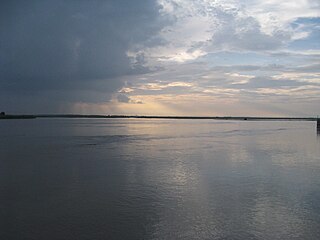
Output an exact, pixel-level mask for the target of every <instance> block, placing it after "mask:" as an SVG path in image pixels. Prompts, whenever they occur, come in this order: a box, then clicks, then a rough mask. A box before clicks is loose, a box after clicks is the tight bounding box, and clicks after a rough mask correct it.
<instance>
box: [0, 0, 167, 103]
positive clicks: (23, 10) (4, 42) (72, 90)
mask: <svg viewBox="0 0 320 240" xmlns="http://www.w3.org/2000/svg"><path fill="white" fill-rule="evenodd" d="M160 10H161V6H159V5H158V3H157V2H156V1H155V0H154V1H150V0H138V1H124V0H114V1H98V0H94V1H60V0H57V1H49V0H42V1H37V0H34V1H28V2H23V1H1V4H0V11H1V12H0V52H1V60H0V79H1V80H0V95H1V96H2V99H1V102H2V103H3V101H7V103H9V100H8V98H11V99H12V100H13V101H16V103H17V104H18V98H21V96H22V95H29V96H30V95H33V96H34V98H36V96H37V95H39V97H40V99H41V98H42V97H44V95H46V94H47V93H48V92H50V96H51V97H52V99H51V100H52V101H56V102H59V101H60V100H61V95H64V96H63V98H64V100H71V101H83V102H86V101H87V102H88V101H89V102H90V101H93V102H95V101H101V100H102V99H101V98H100V96H99V97H98V99H97V98H95V97H94V95H92V94H90V93H89V92H90V91H97V92H98V93H99V92H100V93H102V92H103V95H104V101H106V100H108V99H110V97H111V93H113V92H115V91H116V90H118V89H120V88H121V87H122V86H123V82H122V80H121V77H122V76H125V75H132V74H141V73H143V72H146V71H148V69H146V68H144V67H143V66H142V65H143V56H139V57H138V58H137V59H136V61H135V63H134V64H131V59H130V58H129V57H128V56H127V51H128V50H130V49H131V48H133V47H134V46H135V45H137V44H143V43H144V42H145V41H148V39H150V38H152V37H153V36H154V35H156V33H157V32H158V31H160V30H161V29H162V28H163V27H164V26H165V25H166V24H167V23H168V22H167V21H166V19H165V18H164V16H162V15H161V14H160ZM155 44H156V43H155ZM149 45H150V43H149ZM54 92H58V94H54ZM5 95H6V96H5ZM98 95H100V94H97V96H98ZM4 96H5V97H4ZM69 96H70V97H69ZM15 97H16V98H15ZM14 98H15V99H14ZM37 100H39V99H35V104H36V102H37ZM2 107H3V106H2Z"/></svg>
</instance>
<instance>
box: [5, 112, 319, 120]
mask: <svg viewBox="0 0 320 240" xmlns="http://www.w3.org/2000/svg"><path fill="white" fill-rule="evenodd" d="M36 118H95V119H110V118H112V119H120V118H134V119H139V118H143V119H212V120H241V121H316V120H317V118H315V117H230V116H225V117H200V116H132V115H81V114H41V115H40V114H39V115H4V116H0V119H36Z"/></svg>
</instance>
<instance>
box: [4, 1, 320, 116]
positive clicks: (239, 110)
mask: <svg viewBox="0 0 320 240" xmlns="http://www.w3.org/2000/svg"><path fill="white" fill-rule="evenodd" d="M0 110H1V111H5V112H7V113H14V114H33V113H77V114H127V115H181V116H184V115H188V116H310V117H313V116H316V115H320V2H319V1H318V0H290V1H287V0H284V1H276V0H238V1H231V0H230V1H229V0H228V1H220V0H135V1H132V0H106V1H103V0H91V1H86V0H77V1H72V0H70V1H62V0H55V1H51V0H38V1H36V0H30V1H22V0H21V1H15V0H10V1H9V0H7V1H6V0H3V1H0Z"/></svg>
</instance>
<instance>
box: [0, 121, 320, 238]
mask: <svg viewBox="0 0 320 240" xmlns="http://www.w3.org/2000/svg"><path fill="white" fill-rule="evenodd" d="M0 132H1V138H0V239H6V240H11V239H68V240H70V239H77V240H78V239H79V240H82V239H130V240H131V239H320V136H319V135H317V133H316V130H315V123H314V122H283V121H279V122H277V121H272V122H268V121H258V122H249V121H217V120H169V119H158V120H157V119H152V120H148V119H34V120H2V121H1V122H0Z"/></svg>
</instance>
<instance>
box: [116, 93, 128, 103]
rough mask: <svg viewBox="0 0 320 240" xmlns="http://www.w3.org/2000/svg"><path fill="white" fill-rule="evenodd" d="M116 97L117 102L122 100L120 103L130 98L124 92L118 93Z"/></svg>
mask: <svg viewBox="0 0 320 240" xmlns="http://www.w3.org/2000/svg"><path fill="white" fill-rule="evenodd" d="M117 99H118V102H122V103H129V102H130V98H129V97H128V96H127V95H125V94H118V96H117Z"/></svg>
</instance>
